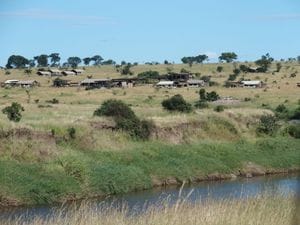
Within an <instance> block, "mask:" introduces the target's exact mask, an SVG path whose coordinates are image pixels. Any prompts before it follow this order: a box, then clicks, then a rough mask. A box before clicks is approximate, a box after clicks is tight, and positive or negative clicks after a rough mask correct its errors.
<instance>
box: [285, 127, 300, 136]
mask: <svg viewBox="0 0 300 225" xmlns="http://www.w3.org/2000/svg"><path fill="white" fill-rule="evenodd" d="M287 132H288V133H289V135H291V136H292V137H294V138H300V124H296V125H290V126H289V127H288V128H287Z"/></svg>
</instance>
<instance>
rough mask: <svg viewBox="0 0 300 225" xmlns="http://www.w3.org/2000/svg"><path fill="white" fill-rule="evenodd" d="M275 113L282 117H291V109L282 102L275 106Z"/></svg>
mask: <svg viewBox="0 0 300 225" xmlns="http://www.w3.org/2000/svg"><path fill="white" fill-rule="evenodd" d="M275 114H276V116H277V117H278V118H280V119H286V118H288V117H289V111H288V109H287V108H286V106H285V105H283V104H280V105H278V106H277V107H276V108H275Z"/></svg>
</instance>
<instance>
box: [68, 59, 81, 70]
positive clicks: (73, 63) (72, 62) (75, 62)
mask: <svg viewBox="0 0 300 225" xmlns="http://www.w3.org/2000/svg"><path fill="white" fill-rule="evenodd" d="M67 61H68V64H69V65H70V66H71V67H72V68H76V67H77V66H78V65H79V64H80V63H81V59H80V58H79V57H77V56H74V57H69V58H68V60H67Z"/></svg>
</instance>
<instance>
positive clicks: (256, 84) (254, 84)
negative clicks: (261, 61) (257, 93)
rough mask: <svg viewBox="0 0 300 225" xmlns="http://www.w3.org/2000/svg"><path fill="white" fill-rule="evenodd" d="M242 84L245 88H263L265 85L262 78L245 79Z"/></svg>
mask: <svg viewBox="0 0 300 225" xmlns="http://www.w3.org/2000/svg"><path fill="white" fill-rule="evenodd" d="M241 84H242V87H244V88H261V87H263V85H264V84H263V82H262V81H260V80H244V81H241Z"/></svg>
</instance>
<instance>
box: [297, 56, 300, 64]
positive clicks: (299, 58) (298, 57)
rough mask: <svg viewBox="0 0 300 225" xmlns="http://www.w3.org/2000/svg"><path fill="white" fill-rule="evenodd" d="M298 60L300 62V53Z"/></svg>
mask: <svg viewBox="0 0 300 225" xmlns="http://www.w3.org/2000/svg"><path fill="white" fill-rule="evenodd" d="M297 61H298V63H300V55H299V56H297Z"/></svg>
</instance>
